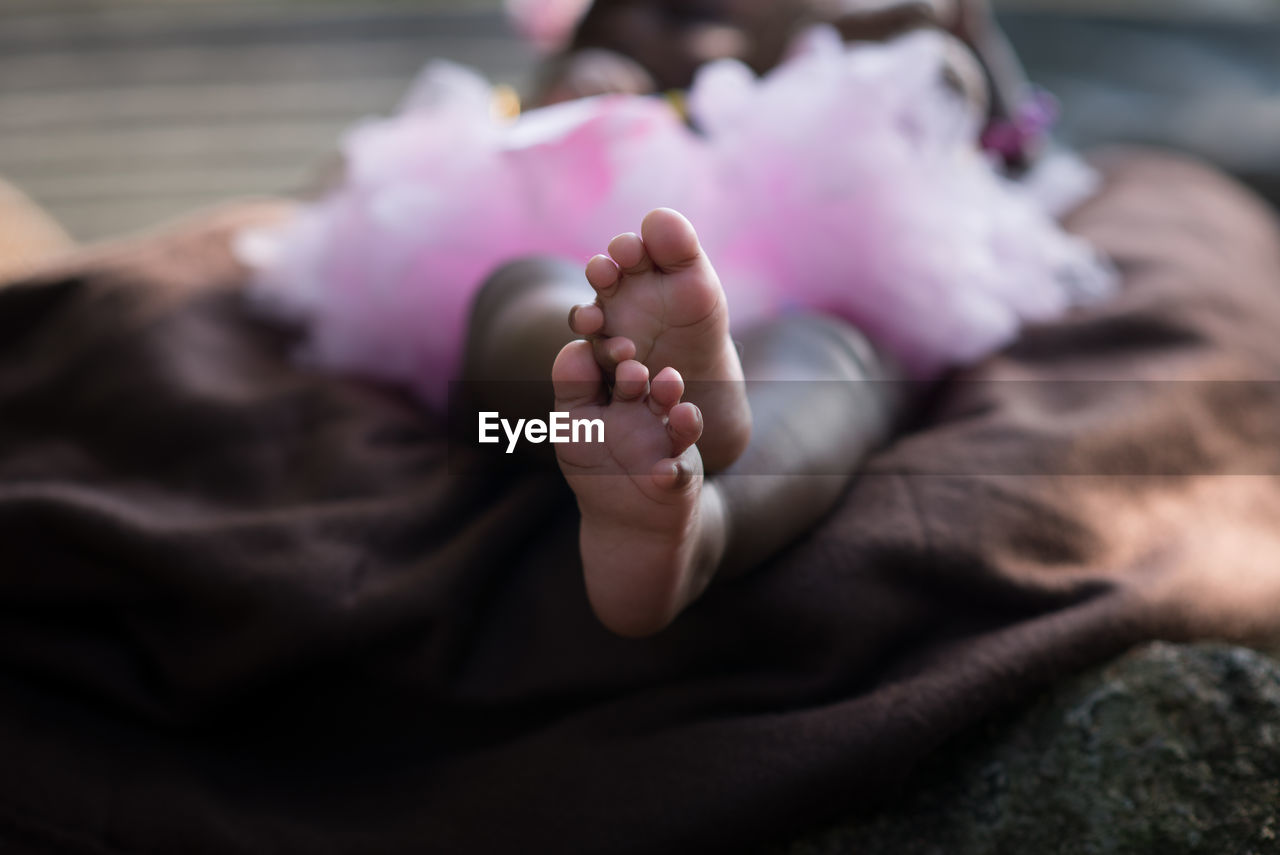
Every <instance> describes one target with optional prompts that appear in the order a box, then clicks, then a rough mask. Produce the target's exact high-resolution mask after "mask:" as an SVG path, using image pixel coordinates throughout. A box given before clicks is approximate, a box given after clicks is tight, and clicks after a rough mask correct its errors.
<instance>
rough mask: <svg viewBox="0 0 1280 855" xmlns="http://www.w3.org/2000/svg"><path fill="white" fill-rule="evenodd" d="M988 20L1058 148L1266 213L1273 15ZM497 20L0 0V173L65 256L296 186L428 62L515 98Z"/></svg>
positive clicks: (1200, 6)
mask: <svg viewBox="0 0 1280 855" xmlns="http://www.w3.org/2000/svg"><path fill="white" fill-rule="evenodd" d="M1000 5H1001V8H1002V10H1003V11H1004V12H1005V13H1006V15H1005V22H1006V26H1007V27H1008V28H1009V30H1010V33H1011V34H1012V35H1013V37H1014V41H1015V42H1016V43H1017V44H1018V46H1019V48H1020V49H1021V50H1022V52H1023V53H1024V55H1025V57H1026V59H1027V62H1028V66H1029V67H1030V70H1031V71H1032V73H1033V76H1035V77H1036V79H1038V80H1040V81H1042V82H1045V83H1047V84H1048V85H1050V86H1051V87H1052V88H1053V89H1055V90H1056V91H1057V92H1059V93H1060V94H1061V95H1063V96H1064V100H1065V101H1066V105H1067V121H1066V123H1065V125H1064V128H1063V130H1064V133H1065V135H1066V136H1067V137H1068V138H1069V139H1070V140H1072V141H1074V142H1077V143H1081V144H1091V143H1094V142H1098V141H1109V140H1116V139H1121V140H1133V141H1142V142H1165V143H1170V144H1173V145H1175V146H1179V147H1182V148H1187V149H1191V150H1193V151H1197V152H1199V153H1201V154H1203V155H1205V156H1208V157H1210V158H1211V159H1214V160H1216V161H1217V162H1219V163H1221V164H1223V165H1225V166H1227V167H1229V168H1232V169H1234V170H1235V171H1237V172H1238V173H1240V174H1242V175H1246V176H1248V177H1250V178H1251V179H1252V180H1254V181H1255V183H1256V185H1257V186H1259V187H1260V188H1263V189H1265V190H1268V191H1269V192H1271V193H1272V194H1273V198H1276V199H1280V52H1278V51H1280V49H1278V48H1277V46H1280V0H1003V2H1002V3H1001V4H1000ZM499 7H500V0H0V175H2V176H5V177H7V178H9V179H10V180H12V181H14V182H15V183H17V184H18V185H19V186H20V187H22V188H23V189H24V190H26V191H27V192H28V193H29V194H30V195H32V196H33V197H34V198H35V199H36V200H37V201H38V202H39V203H41V204H42V205H44V206H45V207H46V208H48V209H49V210H50V211H51V212H52V213H53V214H54V215H55V216H56V217H57V218H58V219H59V220H61V221H62V222H63V223H64V224H65V225H66V227H67V228H68V229H69V230H70V232H71V233H72V234H73V235H74V236H75V237H76V238H78V239H80V240H96V239H100V238H104V237H108V236H112V235H118V234H121V233H126V232H130V231H134V230H137V229H140V228H145V227H148V226H151V225H154V224H155V223H157V222H159V221H162V220H164V219H167V218H169V217H172V216H176V215H179V214H183V213H185V212H188V211H190V210H192V209H194V208H198V207H201V206H204V205H208V204H212V203H216V202H220V201H223V200H226V199H228V198H230V197H234V196H239V195H246V194H264V193H279V192H290V191H294V190H297V189H300V188H303V187H306V186H308V185H309V184H310V183H311V178H312V176H314V175H316V174H317V172H318V170H319V169H320V168H321V167H322V166H323V165H324V164H326V163H327V162H330V158H331V156H332V153H333V151H334V148H335V145H336V144H337V141H338V139H339V138H340V135H341V133H342V131H343V130H344V129H345V128H347V127H349V126H351V125H352V124H353V123H354V122H356V121H358V120H359V119H360V118H361V117H363V116H367V115H370V114H378V113H386V112H388V111H390V110H391V109H392V108H393V107H394V105H395V104H396V102H397V101H398V100H399V98H400V97H401V95H402V94H403V93H404V91H405V89H406V87H407V86H408V84H409V81H410V80H411V79H412V77H413V75H414V74H415V73H416V72H417V70H418V69H419V68H420V67H421V66H422V65H423V63H424V62H426V61H427V60H428V59H430V58H434V57H444V58H449V59H454V60H458V61H461V62H464V63H467V64H469V65H474V66H477V67H479V68H481V69H483V70H484V71H485V72H486V73H488V74H489V75H490V76H492V77H493V78H494V79H495V80H499V81H503V82H508V83H512V84H515V85H517V86H521V85H523V84H524V83H526V82H527V78H528V75H529V73H530V69H531V68H532V64H533V61H534V57H533V56H532V54H531V52H530V51H529V49H528V48H527V47H526V46H524V45H523V44H522V43H520V42H519V41H518V40H517V39H515V38H513V37H512V36H511V35H510V34H509V33H508V31H507V28H506V24H505V21H504V20H503V17H502V14H501V12H500V8H499ZM1064 10H1065V11H1064ZM1153 15H1154V16H1155V17H1157V18H1160V19H1162V22H1160V23H1154V24H1153V23H1152V21H1151V16H1153ZM1144 16H1146V18H1147V20H1146V21H1145V22H1140V20H1139V19H1142V18H1143V17H1144ZM1197 16H1198V17H1197ZM1206 16H1208V17H1206Z"/></svg>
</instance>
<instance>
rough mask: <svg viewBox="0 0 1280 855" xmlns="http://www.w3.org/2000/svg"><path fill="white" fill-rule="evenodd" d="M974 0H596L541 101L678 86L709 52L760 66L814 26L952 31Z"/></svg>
mask: <svg viewBox="0 0 1280 855" xmlns="http://www.w3.org/2000/svg"><path fill="white" fill-rule="evenodd" d="M978 6H983V7H985V0H596V2H594V3H592V4H591V5H590V7H589V8H588V9H587V10H586V12H585V14H584V15H583V17H582V19H581V21H580V23H579V24H578V26H577V28H576V31H575V32H574V34H573V36H572V38H571V40H570V44H569V48H568V50H567V51H566V52H565V53H564V54H562V55H560V56H559V57H557V58H556V59H554V60H553V61H552V62H551V63H550V65H549V67H548V69H547V73H546V74H545V75H544V87H543V99H542V100H543V101H544V102H555V101H562V100H566V99H569V98H573V97H582V96H587V95H595V94H603V93H607V92H630V93H635V94H643V93H647V92H654V91H662V90H667V89H682V88H685V87H687V86H688V85H689V84H690V83H691V81H692V79H693V75H694V73H695V72H696V70H697V69H698V67H699V66H701V65H703V64H704V63H706V62H709V61H711V60H715V59H723V58H734V59H738V60H741V61H743V62H745V63H746V64H747V65H749V66H751V67H752V68H753V69H755V70H756V71H757V72H764V71H767V70H769V69H771V68H773V67H774V66H775V65H777V64H778V63H779V62H780V61H781V60H782V58H783V56H784V55H785V53H786V50H787V47H788V45H789V44H790V43H791V41H792V39H793V38H794V37H795V36H796V34H797V33H798V32H800V31H801V30H802V29H804V28H805V27H808V26H812V25H814V24H818V23H826V24H830V25H832V26H834V27H835V28H836V29H837V30H838V31H839V32H840V33H841V35H843V36H844V37H845V39H846V40H850V41H853V40H857V41H879V40H883V39H887V38H891V37H893V36H896V35H899V34H902V33H904V32H907V31H910V30H913V29H919V28H925V27H929V28H935V29H941V30H943V31H946V32H950V33H953V34H956V35H961V34H962V33H963V30H964V29H965V18H966V16H967V14H968V11H971V7H973V8H976V7H978ZM962 62H963V61H962ZM980 77H981V75H980V73H979V78H980ZM981 82H982V81H981V80H979V83H981Z"/></svg>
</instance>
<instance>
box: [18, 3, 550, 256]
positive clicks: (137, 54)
mask: <svg viewBox="0 0 1280 855" xmlns="http://www.w3.org/2000/svg"><path fill="white" fill-rule="evenodd" d="M431 57H445V58H450V59H454V60H458V61H461V62H465V63H468V64H471V65H475V66H478V67H480V68H483V69H484V70H485V71H486V72H488V73H490V74H492V75H493V76H494V77H495V78H496V79H499V80H502V81H506V82H511V83H514V84H521V83H522V82H523V81H524V80H525V78H526V76H527V74H528V71H529V68H530V66H531V63H532V59H533V58H532V56H531V55H530V53H529V52H528V50H527V49H526V48H525V47H524V46H523V45H522V44H521V43H519V42H518V41H517V40H515V39H514V38H512V37H510V36H509V35H508V34H507V32H506V28H505V22H504V21H503V19H502V16H501V14H500V12H499V11H497V9H496V8H494V7H493V6H492V4H481V3H472V4H469V5H468V4H462V5H461V6H454V7H452V8H449V7H446V8H443V9H442V8H440V7H439V6H438V4H437V5H435V6H433V4H430V3H422V2H416V3H408V2H399V3H376V2H355V0H347V2H336V3H325V2H301V0H292V2H279V1H277V2H261V1H260V0H259V2H241V0H220V2H216V3H211V2H204V0H169V2H155V0H151V2H141V0H133V2H130V0H87V2H75V0H0V175H4V176H6V177H7V178H9V179H10V180H12V181H14V182H15V183H17V184H18V185H19V186H20V187H21V188H22V189H24V190H25V191H26V192H27V193H28V194H30V195H31V196H33V197H34V198H35V199H36V200H37V201H38V202H40V203H41V204H42V205H44V206H45V207H46V208H47V209H48V210H50V211H51V212H52V213H53V214H54V215H55V216H56V217H57V218H58V219H59V220H61V221H62V222H63V223H64V224H65V225H66V227H67V228H68V230H69V231H70V232H71V233H72V234H73V235H74V236H75V237H77V238H79V239H81V240H93V239H98V238H102V237H106V236H110V235H116V234H120V233H124V232H129V231H133V230H136V229H140V228H144V227H147V226H150V225H152V224H154V223H156V222H158V221H160V220H163V219H166V218H168V217H171V216H174V215H177V214H181V213H183V212H186V211H189V210H191V209H193V208H196V207H200V206H202V205H207V204H210V203H214V202H218V201H222V200H225V199H227V198H228V197H233V196H237V195H242V194H262V193H274V192H286V191H292V190H295V189H298V188H300V187H303V186H305V185H307V184H308V182H309V180H310V176H312V175H314V174H315V172H316V170H317V169H318V167H319V166H320V165H322V164H323V163H324V162H325V161H326V160H327V159H328V158H329V157H330V156H331V154H332V152H333V150H334V146H335V144H336V143H337V141H338V139H339V137H340V135H341V133H342V131H343V130H344V129H345V128H347V127H349V126H350V125H351V124H352V123H354V122H356V121H358V120H359V119H360V118H361V117H363V116H366V115H369V114H376V113H381V112H387V111H389V110H391V109H392V108H393V107H394V105H395V104H396V102H397V101H398V100H399V98H400V97H401V95H402V94H403V93H404V91H405V88H406V87H407V85H408V83H409V81H410V80H411V79H412V77H413V75H414V74H415V73H416V72H417V70H418V69H419V68H420V67H421V66H422V64H423V63H424V62H425V61H426V60H427V59H428V58H431Z"/></svg>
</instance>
